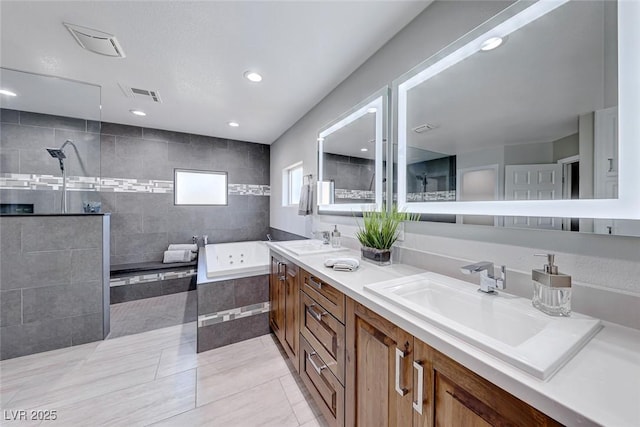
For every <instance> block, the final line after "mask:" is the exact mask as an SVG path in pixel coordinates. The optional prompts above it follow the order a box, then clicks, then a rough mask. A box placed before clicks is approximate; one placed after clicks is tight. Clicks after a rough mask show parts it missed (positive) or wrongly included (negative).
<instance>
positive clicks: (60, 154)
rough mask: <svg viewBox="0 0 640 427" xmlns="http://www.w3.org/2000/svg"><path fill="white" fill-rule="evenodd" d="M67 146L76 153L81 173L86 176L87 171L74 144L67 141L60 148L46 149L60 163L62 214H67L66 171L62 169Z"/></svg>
mask: <svg viewBox="0 0 640 427" xmlns="http://www.w3.org/2000/svg"><path fill="white" fill-rule="evenodd" d="M67 144H68V145H71V146H72V147H73V149H74V151H75V152H76V156H77V157H78V163H79V164H80V168H81V169H82V172H83V173H84V174H85V175H87V171H86V169H85V167H84V163H83V162H82V158H81V157H80V152H79V151H78V147H76V144H74V143H73V141H72V140H70V139H67V140H66V141H65V142H64V144H62V147H60V148H47V151H48V152H49V154H50V155H51V157H53V158H54V159H58V162H60V171H62V213H67V209H68V206H67V170H66V169H65V167H64V159H66V158H67V156H66V155H65V154H64V147H66V146H67Z"/></svg>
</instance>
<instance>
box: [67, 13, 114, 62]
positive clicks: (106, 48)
mask: <svg viewBox="0 0 640 427" xmlns="http://www.w3.org/2000/svg"><path fill="white" fill-rule="evenodd" d="M63 24H64V26H65V27H67V30H69V32H70V33H71V35H72V36H73V38H74V39H76V41H77V42H78V44H79V45H80V46H81V47H82V48H83V49H87V50H88V51H91V52H94V53H97V54H99V55H105V56H113V57H116V58H124V57H125V54H124V50H122V46H120V43H118V40H116V37H115V36H114V35H113V34H109V33H105V32H103V31H99V30H94V29H92V28H87V27H82V26H80V25H74V24H69V23H66V22H63Z"/></svg>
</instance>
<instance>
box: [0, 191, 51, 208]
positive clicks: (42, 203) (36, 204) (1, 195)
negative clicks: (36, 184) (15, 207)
mask: <svg viewBox="0 0 640 427" xmlns="http://www.w3.org/2000/svg"><path fill="white" fill-rule="evenodd" d="M0 199H1V200H2V203H25V204H32V205H33V211H34V212H35V213H51V212H60V209H61V208H60V207H61V200H62V197H61V194H60V192H59V191H45V190H31V191H25V190H5V189H0Z"/></svg>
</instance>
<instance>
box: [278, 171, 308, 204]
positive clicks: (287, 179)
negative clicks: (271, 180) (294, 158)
mask: <svg viewBox="0 0 640 427" xmlns="http://www.w3.org/2000/svg"><path fill="white" fill-rule="evenodd" d="M302 175H303V171H302V163H296V164H294V165H291V166H289V167H287V168H284V169H283V170H282V206H291V205H297V204H298V203H300V190H301V189H302Z"/></svg>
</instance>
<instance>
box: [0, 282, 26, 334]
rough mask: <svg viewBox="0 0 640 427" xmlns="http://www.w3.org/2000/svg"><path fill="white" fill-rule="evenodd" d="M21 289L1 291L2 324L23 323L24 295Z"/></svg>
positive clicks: (0, 320) (0, 323)
mask: <svg viewBox="0 0 640 427" xmlns="http://www.w3.org/2000/svg"><path fill="white" fill-rule="evenodd" d="M21 295H22V294H21V291H20V290H19V289H17V290H15V291H0V326H12V325H19V324H20V323H22V296H21Z"/></svg>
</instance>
